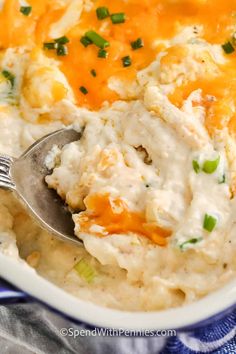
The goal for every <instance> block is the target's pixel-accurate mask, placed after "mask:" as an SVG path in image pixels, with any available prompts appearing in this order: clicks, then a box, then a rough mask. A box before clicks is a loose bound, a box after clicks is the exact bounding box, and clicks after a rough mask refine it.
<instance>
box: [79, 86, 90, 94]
mask: <svg viewBox="0 0 236 354" xmlns="http://www.w3.org/2000/svg"><path fill="white" fill-rule="evenodd" d="M79 89H80V91H81V92H82V93H83V94H84V95H87V93H88V90H87V89H86V87H84V86H80V88H79Z"/></svg>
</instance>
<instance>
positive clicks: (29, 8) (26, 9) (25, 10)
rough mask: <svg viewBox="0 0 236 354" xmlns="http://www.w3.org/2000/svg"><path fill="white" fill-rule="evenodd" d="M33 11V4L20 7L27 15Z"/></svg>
mask: <svg viewBox="0 0 236 354" xmlns="http://www.w3.org/2000/svg"><path fill="white" fill-rule="evenodd" d="M31 11H32V6H21V7H20V12H21V13H22V14H23V15H25V16H29V14H30V13H31Z"/></svg>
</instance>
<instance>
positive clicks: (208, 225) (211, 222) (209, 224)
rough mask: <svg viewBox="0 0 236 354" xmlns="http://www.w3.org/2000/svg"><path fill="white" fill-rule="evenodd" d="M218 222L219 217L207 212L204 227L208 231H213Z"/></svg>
mask: <svg viewBox="0 0 236 354" xmlns="http://www.w3.org/2000/svg"><path fill="white" fill-rule="evenodd" d="M216 224H217V219H216V218H215V217H214V216H212V215H208V214H205V216H204V221H203V228H204V229H205V230H207V231H208V232H212V231H213V230H214V228H215V226H216Z"/></svg>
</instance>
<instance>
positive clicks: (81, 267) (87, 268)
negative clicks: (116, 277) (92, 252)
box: [74, 259, 96, 283]
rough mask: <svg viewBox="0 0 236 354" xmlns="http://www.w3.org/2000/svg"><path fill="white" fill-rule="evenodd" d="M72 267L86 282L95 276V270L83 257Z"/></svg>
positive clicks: (89, 281)
mask: <svg viewBox="0 0 236 354" xmlns="http://www.w3.org/2000/svg"><path fill="white" fill-rule="evenodd" d="M74 269H75V271H76V272H77V273H78V274H79V276H80V277H81V278H83V279H84V280H86V281H87V282H88V283H91V282H92V281H93V279H94V277H95V276H96V273H95V270H94V269H93V268H92V267H91V265H90V264H89V263H87V262H86V261H85V260H84V259H81V260H80V261H79V262H78V263H77V264H76V265H75V266H74Z"/></svg>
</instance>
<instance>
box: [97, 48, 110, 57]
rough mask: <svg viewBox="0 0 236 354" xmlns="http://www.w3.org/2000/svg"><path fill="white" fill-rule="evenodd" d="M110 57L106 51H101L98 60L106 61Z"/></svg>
mask: <svg viewBox="0 0 236 354" xmlns="http://www.w3.org/2000/svg"><path fill="white" fill-rule="evenodd" d="M107 57H108V53H107V51H106V50H105V49H99V51H98V58H103V59H106V58H107Z"/></svg>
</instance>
